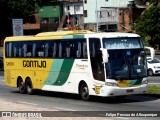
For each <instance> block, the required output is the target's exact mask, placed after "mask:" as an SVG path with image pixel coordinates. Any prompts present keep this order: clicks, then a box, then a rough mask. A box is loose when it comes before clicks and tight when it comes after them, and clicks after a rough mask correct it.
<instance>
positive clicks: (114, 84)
mask: <svg viewBox="0 0 160 120" xmlns="http://www.w3.org/2000/svg"><path fill="white" fill-rule="evenodd" d="M106 85H108V86H117V84H116V83H112V82H106Z"/></svg>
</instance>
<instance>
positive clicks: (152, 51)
mask: <svg viewBox="0 0 160 120" xmlns="http://www.w3.org/2000/svg"><path fill="white" fill-rule="evenodd" d="M145 49H147V50H149V51H150V55H151V60H153V59H154V57H155V50H154V49H153V48H152V47H145Z"/></svg>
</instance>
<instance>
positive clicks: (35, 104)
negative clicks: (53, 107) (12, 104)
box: [18, 101, 37, 106]
mask: <svg viewBox="0 0 160 120" xmlns="http://www.w3.org/2000/svg"><path fill="white" fill-rule="evenodd" d="M18 102H19V103H22V104H27V105H35V106H37V104H34V103H29V102H23V101H18Z"/></svg>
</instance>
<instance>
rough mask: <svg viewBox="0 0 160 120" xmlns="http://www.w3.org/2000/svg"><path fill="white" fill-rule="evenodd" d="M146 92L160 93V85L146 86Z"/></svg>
mask: <svg viewBox="0 0 160 120" xmlns="http://www.w3.org/2000/svg"><path fill="white" fill-rule="evenodd" d="M147 93H148V94H160V87H158V86H148V92H147Z"/></svg>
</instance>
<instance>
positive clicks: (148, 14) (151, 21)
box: [134, 0, 160, 47]
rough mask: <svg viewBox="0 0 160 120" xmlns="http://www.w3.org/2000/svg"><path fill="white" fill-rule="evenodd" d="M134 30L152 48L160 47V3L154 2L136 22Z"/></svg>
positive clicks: (155, 0)
mask: <svg viewBox="0 0 160 120" xmlns="http://www.w3.org/2000/svg"><path fill="white" fill-rule="evenodd" d="M134 30H135V31H136V33H138V34H140V35H141V36H142V37H143V39H144V40H145V41H144V42H145V44H146V43H149V44H150V45H151V46H152V47H154V45H160V3H158V0H153V1H152V3H151V5H150V6H149V7H148V8H147V9H146V10H145V11H144V12H143V14H142V15H141V16H140V17H139V19H138V20H137V21H136V22H135V25H134Z"/></svg>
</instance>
